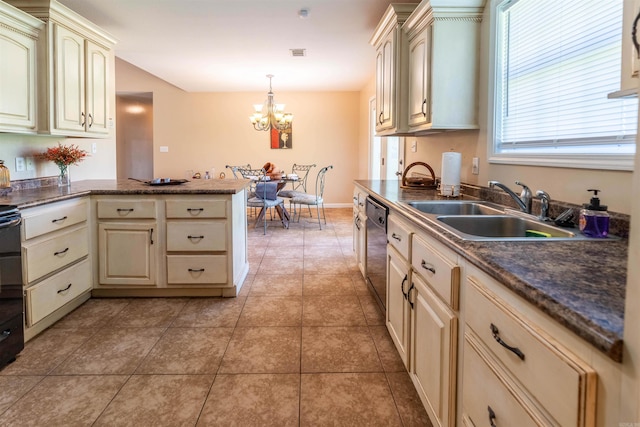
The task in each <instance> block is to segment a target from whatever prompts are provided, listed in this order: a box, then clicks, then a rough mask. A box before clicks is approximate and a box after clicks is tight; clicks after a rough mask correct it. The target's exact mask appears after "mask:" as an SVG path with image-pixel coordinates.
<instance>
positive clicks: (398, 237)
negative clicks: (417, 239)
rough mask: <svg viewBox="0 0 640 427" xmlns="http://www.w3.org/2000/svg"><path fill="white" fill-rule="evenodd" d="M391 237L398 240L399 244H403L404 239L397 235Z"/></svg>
mask: <svg viewBox="0 0 640 427" xmlns="http://www.w3.org/2000/svg"><path fill="white" fill-rule="evenodd" d="M391 237H392V238H393V239H396V240H397V241H398V242H402V237H401V236H398V235H397V234H396V233H391Z"/></svg>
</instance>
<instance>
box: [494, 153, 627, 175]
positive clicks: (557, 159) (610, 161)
mask: <svg viewBox="0 0 640 427" xmlns="http://www.w3.org/2000/svg"><path fill="white" fill-rule="evenodd" d="M488 161H489V163H494V164H507V165H523V166H544V167H555V168H574V169H598V170H617V171H628V172H633V163H634V156H633V155H606V154H598V155H584V154H583V155H580V154H566V155H558V154H554V155H548V156H545V155H539V154H529V155H527V154H496V153H493V154H491V155H490V156H489V159H488Z"/></svg>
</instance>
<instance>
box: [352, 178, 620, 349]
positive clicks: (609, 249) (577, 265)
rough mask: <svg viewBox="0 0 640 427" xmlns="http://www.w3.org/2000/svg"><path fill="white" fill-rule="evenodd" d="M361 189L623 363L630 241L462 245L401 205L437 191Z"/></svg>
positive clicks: (371, 184)
mask: <svg viewBox="0 0 640 427" xmlns="http://www.w3.org/2000/svg"><path fill="white" fill-rule="evenodd" d="M356 184H357V185H359V186H360V187H362V188H363V189H364V190H366V191H368V192H371V193H375V194H377V195H378V197H379V198H380V199H381V201H383V202H386V203H387V204H388V205H389V207H390V208H392V209H394V210H396V211H399V212H401V213H403V214H405V215H406V216H408V217H410V218H411V219H412V220H413V221H414V222H416V223H417V224H418V225H420V226H421V227H422V228H424V229H425V230H426V231H427V232H429V233H430V234H431V235H432V236H433V237H434V238H436V239H437V240H439V241H441V242H443V243H444V244H445V245H447V246H448V247H450V248H451V249H453V250H454V251H456V252H457V253H459V254H460V255H462V256H463V257H464V258H465V259H467V260H468V261H469V262H471V263H472V264H474V265H476V266H477V267H478V268H480V269H481V270H483V271H484V272H486V273H487V274H488V275H490V276H492V277H493V278H495V279H496V280H497V281H498V282H500V283H502V284H503V285H504V286H506V287H507V288H509V289H511V290H512V291H514V292H515V293H516V294H518V295H520V296H521V297H523V298H524V299H526V300H527V301H529V302H530V303H532V304H533V305H535V306H536V307H538V308H539V309H540V310H542V311H543V312H545V313H547V314H548V315H549V316H551V317H552V318H553V319H555V320H557V321H558V322H559V323H560V324H562V325H564V326H565V327H567V328H568V329H569V330H571V331H572V332H574V333H575V334H576V335H578V336H580V337H581V338H583V339H584V340H586V341H587V342H589V343H590V344H592V345H593V346H595V347H596V348H597V349H598V350H600V351H602V352H604V353H605V354H607V356H609V357H610V358H611V359H613V360H614V361H616V362H621V361H622V336H623V325H624V299H625V288H626V280H627V274H626V272H627V249H628V243H629V242H628V240H626V239H620V240H613V241H606V242H594V241H590V240H576V241H554V242H540V241H536V242H527V241H493V242H492V241H467V240H462V239H460V238H458V237H456V236H455V235H453V234H451V233H449V232H448V231H447V230H446V229H444V228H442V227H438V226H437V225H433V224H432V222H430V221H428V220H426V219H423V218H422V217H419V216H417V215H415V214H414V213H413V212H411V211H409V210H408V209H407V208H405V207H404V206H403V205H402V204H400V203H397V202H399V201H408V200H429V199H442V197H440V196H439V195H438V194H437V192H436V191H435V190H413V189H410V190H403V189H401V188H400V187H399V185H398V182H397V181H388V183H387V182H385V181H364V180H363V181H356ZM532 245H535V250H532Z"/></svg>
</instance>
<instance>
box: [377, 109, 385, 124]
mask: <svg viewBox="0 0 640 427" xmlns="http://www.w3.org/2000/svg"><path fill="white" fill-rule="evenodd" d="M383 113H384V111H380V114H379V115H378V123H380V124H382V114H383Z"/></svg>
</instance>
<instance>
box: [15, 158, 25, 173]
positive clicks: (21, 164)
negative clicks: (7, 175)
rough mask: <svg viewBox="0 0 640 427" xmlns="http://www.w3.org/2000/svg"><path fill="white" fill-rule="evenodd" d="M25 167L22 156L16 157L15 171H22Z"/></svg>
mask: <svg viewBox="0 0 640 427" xmlns="http://www.w3.org/2000/svg"><path fill="white" fill-rule="evenodd" d="M25 169H26V166H25V162H24V157H16V172H24V170H25Z"/></svg>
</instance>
